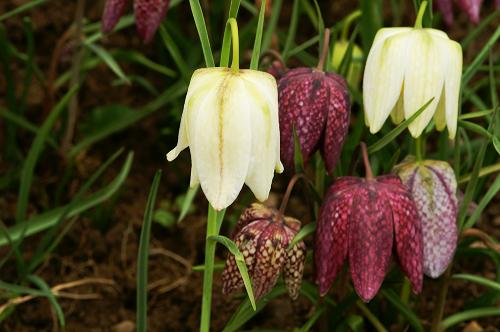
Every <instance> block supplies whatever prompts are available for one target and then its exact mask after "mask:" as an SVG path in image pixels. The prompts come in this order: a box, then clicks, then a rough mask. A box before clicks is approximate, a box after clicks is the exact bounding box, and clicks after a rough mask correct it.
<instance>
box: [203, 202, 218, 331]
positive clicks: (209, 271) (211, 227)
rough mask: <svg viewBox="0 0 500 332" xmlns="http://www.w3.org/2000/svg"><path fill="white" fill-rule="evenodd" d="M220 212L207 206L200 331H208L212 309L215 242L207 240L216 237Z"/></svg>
mask: <svg viewBox="0 0 500 332" xmlns="http://www.w3.org/2000/svg"><path fill="white" fill-rule="evenodd" d="M219 213H220V212H218V211H216V210H215V209H214V208H213V207H212V206H211V205H210V204H208V217H207V235H206V240H205V241H206V242H205V270H204V272H203V296H202V302H201V322H200V331H201V332H208V331H210V311H211V309H212V282H213V273H214V259H215V246H216V244H217V243H216V242H215V241H209V240H208V238H209V237H210V236H213V235H218V233H219V231H218V229H217V217H218V214H219Z"/></svg>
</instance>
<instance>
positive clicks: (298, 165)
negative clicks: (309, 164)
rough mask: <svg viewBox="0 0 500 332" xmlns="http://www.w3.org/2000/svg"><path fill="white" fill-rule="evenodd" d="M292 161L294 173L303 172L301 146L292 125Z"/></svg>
mask: <svg viewBox="0 0 500 332" xmlns="http://www.w3.org/2000/svg"><path fill="white" fill-rule="evenodd" d="M293 162H294V165H295V173H303V172H304V157H303V156H302V148H301V146H300V140H299V135H297V130H296V129H295V126H293Z"/></svg>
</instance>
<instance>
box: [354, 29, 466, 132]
mask: <svg viewBox="0 0 500 332" xmlns="http://www.w3.org/2000/svg"><path fill="white" fill-rule="evenodd" d="M461 74H462V48H461V47H460V44H458V43H457V42H455V41H453V40H450V39H449V38H448V36H447V35H446V33H444V32H443V31H440V30H435V29H422V28H383V29H380V30H379V31H378V32H377V34H376V36H375V40H374V42H373V46H372V48H371V49H370V52H369V54H368V59H367V61H366V67H365V72H364V79H363V99H364V106H365V119H366V122H367V125H368V126H369V127H370V132H371V133H376V132H378V131H379V130H380V129H381V128H382V125H383V124H384V122H385V120H386V119H387V117H389V114H390V115H391V117H392V119H393V121H394V122H395V123H399V122H401V121H403V119H408V118H409V117H411V116H412V115H413V114H414V113H415V112H416V111H417V110H418V109H419V108H421V107H422V106H424V105H425V103H427V102H428V101H429V100H431V98H434V99H433V100H432V102H431V103H430V104H429V105H428V106H427V108H426V109H425V110H424V111H423V113H422V114H420V115H419V116H418V117H417V118H416V119H415V120H414V121H413V122H412V123H410V125H409V127H408V128H409V130H410V133H411V135H412V136H413V137H419V136H420V134H421V133H422V131H423V130H424V129H425V127H426V126H427V124H428V123H429V121H430V120H431V118H432V117H433V116H434V121H435V123H436V128H437V129H438V130H443V129H444V127H448V134H449V137H450V139H453V138H454V137H455V133H456V129H457V117H458V96H459V90H460V79H461Z"/></svg>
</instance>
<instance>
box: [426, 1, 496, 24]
mask: <svg viewBox="0 0 500 332" xmlns="http://www.w3.org/2000/svg"><path fill="white" fill-rule="evenodd" d="M455 2H456V4H457V5H458V8H460V10H462V11H463V12H465V13H466V14H467V16H468V17H469V20H470V21H471V22H472V23H474V24H478V23H479V14H480V11H481V6H482V4H483V0H457V1H455ZM434 3H435V6H436V8H437V9H438V10H439V11H440V12H441V14H443V18H444V21H445V22H446V24H447V25H452V24H453V20H454V15H453V0H436V1H435V2H434ZM495 6H496V8H497V9H498V8H500V1H498V0H495Z"/></svg>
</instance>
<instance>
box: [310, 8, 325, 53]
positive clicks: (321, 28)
mask: <svg viewBox="0 0 500 332" xmlns="http://www.w3.org/2000/svg"><path fill="white" fill-rule="evenodd" d="M313 3H314V8H315V9H316V15H317V17H318V24H317V27H316V28H317V29H318V38H319V52H322V50H323V43H324V40H323V39H324V38H323V36H324V34H325V21H324V20H323V16H322V15H321V8H320V7H319V4H318V1H317V0H313ZM326 62H327V61H326Z"/></svg>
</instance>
